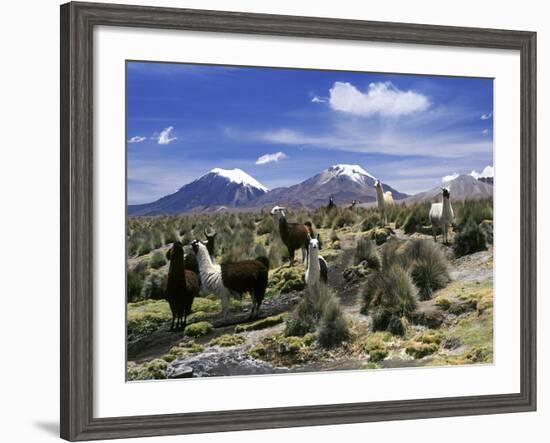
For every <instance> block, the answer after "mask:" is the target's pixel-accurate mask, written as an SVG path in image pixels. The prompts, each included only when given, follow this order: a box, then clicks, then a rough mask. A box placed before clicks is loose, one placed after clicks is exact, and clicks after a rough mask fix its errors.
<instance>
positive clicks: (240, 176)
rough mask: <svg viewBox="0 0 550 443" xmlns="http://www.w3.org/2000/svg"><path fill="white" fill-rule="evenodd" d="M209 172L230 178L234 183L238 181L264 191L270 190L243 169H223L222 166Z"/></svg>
mask: <svg viewBox="0 0 550 443" xmlns="http://www.w3.org/2000/svg"><path fill="white" fill-rule="evenodd" d="M209 174H216V175H219V176H220V177H224V178H226V179H228V180H229V181H231V182H233V183H237V184H240V185H245V186H251V187H253V188H257V189H260V190H262V191H264V192H267V191H269V189H268V188H266V187H265V186H264V185H262V184H261V183H260V182H259V181H258V180H256V179H255V178H254V177H252V176H250V175H248V174H247V173H246V172H244V171H243V170H242V169H238V168H235V169H222V168H214V169H212V170H211V171H209Z"/></svg>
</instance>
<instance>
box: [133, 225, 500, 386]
mask: <svg viewBox="0 0 550 443" xmlns="http://www.w3.org/2000/svg"><path fill="white" fill-rule="evenodd" d="M395 233H396V236H397V237H400V238H409V236H406V235H405V234H404V233H403V232H402V231H401V230H395ZM361 235H363V234H361V233H358V232H355V231H354V230H352V229H351V228H343V229H340V230H339V231H338V237H339V240H338V241H337V242H336V241H335V242H328V244H327V245H325V247H324V248H323V250H322V254H323V255H324V256H325V258H326V259H327V261H328V263H329V267H330V273H329V287H330V289H331V291H332V292H333V294H334V295H335V296H336V297H338V299H339V301H340V305H341V307H342V309H343V311H344V313H345V316H346V318H347V319H348V323H349V325H350V332H351V334H350V338H349V340H348V341H346V342H344V343H343V344H342V345H341V346H338V347H336V348H334V349H329V350H326V349H322V348H321V347H319V345H318V344H317V343H316V341H315V338H314V336H313V334H306V335H305V336H304V337H285V336H284V334H283V330H284V321H285V318H286V316H287V315H288V313H289V312H290V311H291V310H292V309H293V307H294V306H295V305H296V304H297V303H298V301H299V300H300V299H301V297H302V296H303V293H304V290H303V285H302V284H301V278H302V274H303V271H304V268H303V266H302V265H301V264H297V265H295V266H293V267H289V266H288V265H283V266H281V267H279V268H276V269H273V270H271V271H270V287H269V289H268V294H267V296H266V299H265V301H264V303H263V305H262V308H261V310H260V319H259V320H257V321H254V322H247V320H246V319H247V317H248V314H249V312H250V299H249V297H248V296H246V297H244V298H243V299H242V300H233V301H232V304H231V312H230V316H229V321H228V322H227V323H225V324H224V323H223V322H222V320H221V316H220V304H219V301H218V300H216V299H215V298H214V297H213V296H211V295H206V296H201V297H198V298H197V299H195V302H194V304H193V314H192V315H191V316H190V318H189V320H188V323H189V324H191V325H193V327H191V328H189V329H188V331H187V332H188V334H187V335H185V336H184V334H183V332H169V331H168V328H169V325H170V321H169V320H170V319H171V314H170V309H169V307H168V304H167V303H166V302H165V301H164V300H146V301H142V302H137V303H129V304H128V379H129V380H144V379H158V378H172V377H173V378H180V377H188V376H191V375H192V376H194V377H204V376H231V375H249V374H270V373H285V372H307V371H326V370H348V369H352V370H374V369H381V368H397V367H418V366H435V365H438V366H444V365H458V364H487V363H492V361H493V250H492V246H489V250H487V251H482V252H477V253H475V254H471V255H466V256H464V257H461V258H459V259H454V258H453V257H452V252H451V250H450V247H448V246H442V247H443V248H444V250H445V254H446V255H447V257H448V258H449V266H450V274H451V278H452V281H451V282H450V283H449V285H448V286H447V287H445V288H444V289H441V290H439V291H437V292H436V293H435V294H434V295H433V297H432V298H431V299H430V300H428V301H420V302H419V303H418V306H417V309H416V311H415V312H414V315H413V316H412V320H411V322H410V324H409V325H408V327H407V332H406V334H405V335H404V336H395V335H392V334H390V333H389V332H372V330H371V329H372V328H370V326H371V320H372V319H371V318H370V316H368V315H363V314H361V312H360V310H361V306H362V296H361V293H362V286H363V284H364V275H362V274H361V270H360V269H358V267H360V265H358V266H353V255H354V251H355V247H356V242H357V239H358V238H359V237H360V236H361ZM321 236H322V237H324V238H328V231H327V230H325V231H323V230H321ZM413 237H425V238H430V237H428V236H424V235H422V234H414V235H413ZM298 255H299V254H298ZM132 260H138V259H132Z"/></svg>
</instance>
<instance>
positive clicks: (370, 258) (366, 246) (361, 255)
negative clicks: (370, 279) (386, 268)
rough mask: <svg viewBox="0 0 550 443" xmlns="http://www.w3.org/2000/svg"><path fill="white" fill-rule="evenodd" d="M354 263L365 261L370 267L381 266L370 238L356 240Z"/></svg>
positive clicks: (376, 267) (377, 267)
mask: <svg viewBox="0 0 550 443" xmlns="http://www.w3.org/2000/svg"><path fill="white" fill-rule="evenodd" d="M353 260H354V263H355V264H356V265H358V264H359V263H361V262H363V261H366V262H367V266H368V267H369V268H371V269H379V268H380V266H381V261H380V255H379V254H378V251H377V250H376V247H375V246H374V243H373V241H372V240H369V239H367V238H364V237H363V238H360V239H359V241H358V242H357V248H356V249H355V256H354V259H353Z"/></svg>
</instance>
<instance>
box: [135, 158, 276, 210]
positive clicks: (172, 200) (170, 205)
mask: <svg viewBox="0 0 550 443" xmlns="http://www.w3.org/2000/svg"><path fill="white" fill-rule="evenodd" d="M267 192H268V189H267V188H266V187H265V186H264V185H262V184H261V183H260V182H259V181H258V180H256V179H255V178H253V177H251V176H250V175H249V174H247V173H246V172H244V171H242V170H241V169H220V168H214V169H212V170H211V171H209V172H208V173H206V174H205V175H203V176H202V177H199V178H198V179H196V180H194V181H192V182H191V183H188V184H186V185H184V186H182V187H181V188H180V189H179V190H178V191H177V192H175V193H173V194H170V195H167V196H165V197H162V198H161V199H159V200H157V201H154V202H152V203H146V204H143V205H129V206H128V215H159V214H179V213H182V212H188V211H191V210H203V209H206V208H208V207H218V206H231V207H240V206H244V205H245V204H247V203H248V202H250V201H252V200H254V199H255V198H257V197H260V196H262V195H264V194H265V193H267Z"/></svg>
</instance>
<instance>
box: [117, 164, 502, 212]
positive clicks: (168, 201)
mask: <svg viewBox="0 0 550 443" xmlns="http://www.w3.org/2000/svg"><path fill="white" fill-rule="evenodd" d="M375 180H376V178H375V177H374V176H372V175H371V174H369V173H368V172H367V171H366V170H365V169H363V168H362V167H361V166H359V165H348V164H338V165H333V166H331V167H329V168H328V169H325V170H324V171H321V172H320V173H319V174H317V175H315V176H313V177H310V178H308V179H306V180H304V181H303V182H301V183H298V184H296V185H292V186H289V187H280V188H275V189H273V190H269V189H268V188H267V187H265V186H264V185H262V184H261V183H260V182H259V181H258V180H256V179H255V178H253V177H252V176H250V175H249V174H247V173H246V172H244V171H242V170H240V169H220V168H215V169H212V170H211V171H209V172H208V173H206V174H205V175H203V176H201V177H199V178H198V179H196V180H194V181H192V182H191V183H188V184H186V185H184V186H182V187H181V188H180V189H179V190H178V191H176V192H175V193H173V194H170V195H167V196H165V197H162V198H160V199H158V200H156V201H154V202H151V203H145V204H139V205H128V215H129V216H154V215H161V214H180V213H185V212H213V211H218V210H225V209H229V208H232V209H241V210H247V209H258V208H270V207H272V206H275V205H282V206H289V207H294V208H297V207H319V206H322V205H326V204H327V203H328V199H329V197H330V196H332V197H333V198H334V202H335V203H336V204H337V205H339V206H344V205H345V206H347V205H349V203H350V202H351V201H352V200H357V202H358V203H369V202H374V201H376V190H375V188H374V182H375ZM446 186H449V187H450V188H451V198H452V199H457V200H460V199H465V198H482V197H490V196H492V194H493V186H492V185H491V184H488V183H486V182H484V181H480V180H477V179H475V178H474V177H472V176H471V175H460V176H458V177H456V178H455V179H454V180H452V181H450V182H448V183H446ZM382 187H383V189H384V191H390V192H391V193H392V195H393V198H394V200H403V201H405V202H417V201H425V200H437V198H438V197H439V196H440V195H441V187H435V188H433V189H430V190H428V191H426V192H422V193H419V194H416V195H413V196H409V195H407V194H405V193H402V192H399V191H397V190H396V189H394V188H392V187H391V186H389V185H388V184H385V183H382Z"/></svg>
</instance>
